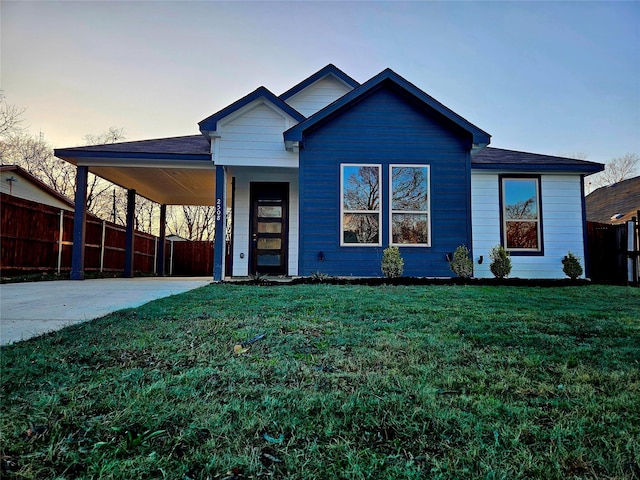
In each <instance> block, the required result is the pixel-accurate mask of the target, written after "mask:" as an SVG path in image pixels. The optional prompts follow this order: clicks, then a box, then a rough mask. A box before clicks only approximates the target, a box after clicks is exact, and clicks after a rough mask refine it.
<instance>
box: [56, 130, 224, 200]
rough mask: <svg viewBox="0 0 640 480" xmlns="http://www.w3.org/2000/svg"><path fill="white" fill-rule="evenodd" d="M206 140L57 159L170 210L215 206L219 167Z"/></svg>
mask: <svg viewBox="0 0 640 480" xmlns="http://www.w3.org/2000/svg"><path fill="white" fill-rule="evenodd" d="M210 152H211V146H210V143H209V140H208V139H207V138H205V137H203V136H202V135H189V136H184V137H170V138H158V139H153V140H141V141H135V142H121V143H112V144H106V145H90V146H85V147H73V148H59V149H56V150H55V151H54V154H55V156H56V157H59V158H61V159H63V160H66V161H67V162H69V163H72V164H74V165H77V166H87V167H89V171H90V172H91V173H93V174H95V175H98V176H99V177H102V178H104V179H106V180H109V181H110V182H113V183H115V184H116V185H120V186H121V187H124V188H127V189H134V190H136V192H137V193H138V194H140V195H142V196H143V197H146V198H148V199H150V200H153V201H154V202H158V203H161V204H166V205H213V203H214V191H215V188H214V187H215V166H214V165H213V162H212V160H211V153H210Z"/></svg>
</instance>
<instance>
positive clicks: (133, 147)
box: [55, 135, 211, 163]
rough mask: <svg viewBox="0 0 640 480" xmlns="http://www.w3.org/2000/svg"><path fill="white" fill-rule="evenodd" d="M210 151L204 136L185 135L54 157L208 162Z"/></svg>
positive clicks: (70, 150)
mask: <svg viewBox="0 0 640 480" xmlns="http://www.w3.org/2000/svg"><path fill="white" fill-rule="evenodd" d="M210 151H211V144H210V143H209V140H207V139H206V138H205V137H204V136H202V135H189V136H184V137H170V138H156V139H152V140H140V141H136V142H121V143H109V144H105V145H89V146H86V147H73V148H57V149H56V150H55V155H56V157H60V158H64V159H65V160H67V158H69V159H71V160H72V159H73V158H96V157H99V156H114V157H116V158H151V156H153V157H155V158H171V157H178V158H185V159H194V160H211V154H210ZM141 155H142V157H141ZM67 161H70V160H67ZM72 163H73V162H72Z"/></svg>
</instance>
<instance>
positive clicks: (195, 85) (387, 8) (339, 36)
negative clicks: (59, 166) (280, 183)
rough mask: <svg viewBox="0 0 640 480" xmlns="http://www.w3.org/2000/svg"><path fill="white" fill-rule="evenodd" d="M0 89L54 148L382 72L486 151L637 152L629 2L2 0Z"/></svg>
mask: <svg viewBox="0 0 640 480" xmlns="http://www.w3.org/2000/svg"><path fill="white" fill-rule="evenodd" d="M0 5H1V6H0V9H1V11H0V13H1V22H2V23H1V28H2V37H1V40H2V45H1V46H2V51H1V56H2V63H1V72H0V76H1V77H0V78H1V89H2V90H3V92H4V94H5V95H6V99H7V102H8V103H10V104H14V105H17V106H20V107H26V108H27V111H26V113H25V124H26V125H27V126H28V127H29V131H30V132H31V133H33V134H37V133H39V132H42V133H43V134H44V136H45V139H46V140H47V141H48V142H49V143H50V144H51V145H52V146H54V147H71V146H76V145H80V144H82V138H83V136H84V135H86V134H98V133H101V132H103V131H105V130H106V129H108V128H109V127H110V126H116V127H122V128H124V130H125V132H126V135H127V139H128V140H143V139H150V138H161V137H170V136H178V135H191V134H196V133H198V126H197V122H199V121H200V120H202V119H204V118H205V117H207V116H209V115H211V114H212V113H215V112H216V111H218V110H220V109H222V108H223V107H225V106H227V105H228V104H230V103H232V102H233V101H235V100H237V99H238V98H240V97H242V96H244V95H246V94H247V93H249V92H251V91H252V90H254V89H255V88H257V87H259V86H261V85H263V86H265V87H267V88H268V89H269V90H271V91H272V92H273V93H275V94H276V95H279V94H281V93H283V92H284V91H286V90H287V89H289V88H290V87H291V86H293V85H295V84H296V83H298V82H299V81H301V80H303V79H304V78H306V77H307V76H309V75H311V74H313V73H314V72H316V71H317V70H319V69H320V68H322V67H324V66H325V65H327V64H328V63H333V64H334V65H336V66H337V67H338V68H340V69H342V70H344V71H345V72H346V73H347V74H349V75H350V76H352V77H353V78H355V79H356V80H358V81H360V82H364V81H366V80H368V79H369V78H370V77H372V76H373V75H375V74H377V73H379V72H380V71H381V70H383V69H385V68H387V67H390V68H391V69H393V70H394V71H395V72H396V73H398V74H400V75H402V76H403V77H405V78H406V79H407V80H409V81H410V82H412V83H413V84H415V85H416V86H418V87H419V88H421V89H422V90H424V91H425V92H427V93H428V94H430V95H431V96H433V97H435V98H436V99H437V100H439V101H440V102H442V103H444V104H445V105H446V106H448V107H449V108H451V109H452V110H454V111H455V112H456V113H458V114H460V115H462V116H463V117H465V118H466V119H467V120H469V121H470V122H472V123H474V124H475V125H477V126H478V127H480V128H482V129H483V130H485V131H487V132H488V133H490V134H491V135H492V142H491V145H492V146H495V147H500V148H509V149H514V150H523V151H530V152H537V153H546V154H551V155H567V156H570V155H571V154H575V153H578V152H582V153H584V154H586V155H587V159H588V160H593V161H598V162H606V161H608V160H610V159H611V158H613V157H617V156H621V155H623V154H625V153H627V152H635V153H640V2H364V1H363V2H214V1H202V2H159V1H154V2H151V1H146V2H128V1H124V2H119V1H118V2H117V1H113V2H94V1H83V2H68V1H65V2H56V1H48V2H23V1H20V2H14V1H6V0H3V1H2V2H1V4H0Z"/></svg>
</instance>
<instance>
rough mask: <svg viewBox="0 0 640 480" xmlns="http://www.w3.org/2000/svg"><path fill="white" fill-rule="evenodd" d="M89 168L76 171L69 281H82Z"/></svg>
mask: <svg viewBox="0 0 640 480" xmlns="http://www.w3.org/2000/svg"><path fill="white" fill-rule="evenodd" d="M88 176H89V167H86V166H80V165H79V166H78V168H77V170H76V206H75V211H74V214H73V247H72V248H73V250H72V254H71V280H84V238H85V232H86V222H85V221H86V219H87V179H88Z"/></svg>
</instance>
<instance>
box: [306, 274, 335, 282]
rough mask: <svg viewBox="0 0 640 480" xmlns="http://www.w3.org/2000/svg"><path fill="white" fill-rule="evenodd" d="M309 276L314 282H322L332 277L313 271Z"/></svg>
mask: <svg viewBox="0 0 640 480" xmlns="http://www.w3.org/2000/svg"><path fill="white" fill-rule="evenodd" d="M311 278H312V279H313V281H314V282H318V283H322V282H326V281H329V280H331V279H332V278H333V277H332V276H331V275H329V274H328V273H324V272H313V273H312V274H311Z"/></svg>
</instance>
